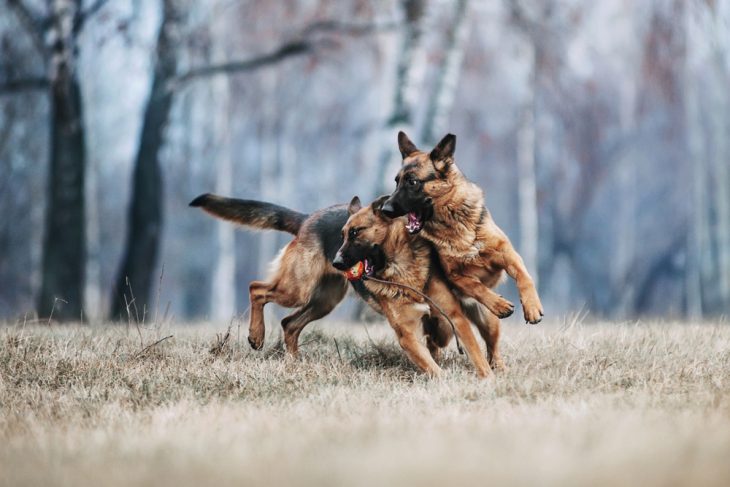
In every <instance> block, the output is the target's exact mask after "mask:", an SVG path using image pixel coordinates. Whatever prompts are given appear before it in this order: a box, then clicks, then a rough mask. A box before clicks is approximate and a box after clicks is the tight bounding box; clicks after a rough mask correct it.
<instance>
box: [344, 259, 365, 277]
mask: <svg viewBox="0 0 730 487" xmlns="http://www.w3.org/2000/svg"><path fill="white" fill-rule="evenodd" d="M364 273H365V264H364V263H363V261H360V262H358V263H357V264H355V265H354V266H352V267H350V268H349V269H347V270H346V271H345V277H347V279H348V280H350V281H358V280H360V279H361V278H362V275H363V274H364Z"/></svg>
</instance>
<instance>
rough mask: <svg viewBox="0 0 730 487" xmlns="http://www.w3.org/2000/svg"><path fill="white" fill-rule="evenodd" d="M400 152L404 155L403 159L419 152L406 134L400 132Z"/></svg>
mask: <svg viewBox="0 0 730 487" xmlns="http://www.w3.org/2000/svg"><path fill="white" fill-rule="evenodd" d="M398 150H400V155H402V156H403V159H405V158H406V157H408V156H410V155H411V154H413V153H414V152H417V151H418V147H416V144H414V143H413V142H411V139H409V138H408V136H407V135H406V134H405V132H403V131H400V132H398Z"/></svg>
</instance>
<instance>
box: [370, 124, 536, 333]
mask: <svg viewBox="0 0 730 487" xmlns="http://www.w3.org/2000/svg"><path fill="white" fill-rule="evenodd" d="M398 146H399V148H400V152H401V155H402V156H403V165H402V167H401V169H400V171H399V172H398V175H397V177H396V184H397V186H396V189H395V191H394V192H393V194H391V196H390V198H389V199H388V200H387V201H386V202H385V204H384V205H383V211H384V212H385V213H387V214H388V215H390V216H392V217H395V216H400V215H407V218H408V221H409V223H411V225H412V226H411V228H410V231H411V232H413V233H418V234H419V235H420V236H421V237H423V238H424V239H426V240H428V241H429V242H431V243H432V244H433V245H434V246H435V247H436V250H437V251H438V255H439V260H440V262H441V265H442V266H443V268H444V271H445V272H446V276H447V278H448V279H449V281H451V283H452V284H453V285H454V286H455V287H456V288H457V289H458V290H459V291H460V292H462V293H463V294H464V295H466V296H469V297H472V298H474V299H476V300H477V301H479V302H480V303H482V304H484V305H485V306H486V307H487V308H488V309H489V311H491V312H492V313H493V314H494V315H496V316H497V317H499V318H505V317H507V316H509V315H511V314H512V312H513V311H514V305H513V304H512V303H510V302H509V301H507V300H506V299H504V298H503V297H502V296H500V295H499V294H497V293H496V292H494V290H493V288H494V287H495V286H496V285H497V284H498V283H499V282H500V279H501V276H502V274H503V271H506V272H507V274H509V275H510V276H511V277H512V278H513V279H514V280H515V282H516V283H517V289H518V291H519V294H520V300H521V301H522V308H523V311H524V317H525V320H526V321H527V322H528V323H533V324H535V323H539V322H540V321H541V320H542V316H543V309H542V304H541V303H540V298H539V296H538V294H537V290H536V289H535V284H534V283H533V280H532V278H531V277H530V274H529V273H528V272H527V269H526V268H525V264H524V262H523V261H522V258H521V257H520V255H519V254H518V253H517V252H516V251H515V249H514V247H513V246H512V244H511V243H510V241H509V238H507V236H506V235H505V233H504V232H503V231H502V230H501V229H500V228H499V227H498V226H497V224H496V223H495V222H494V220H492V217H491V215H490V213H489V211H488V210H487V209H486V207H485V206H484V194H483V192H482V190H481V189H480V188H479V187H478V186H477V185H476V184H474V183H473V182H471V181H469V180H468V179H467V178H466V177H465V176H464V175H463V174H462V173H461V171H460V170H459V168H458V167H456V164H455V163H454V150H455V148H456V137H455V136H454V135H451V134H449V135H447V136H446V137H444V138H443V139H442V140H441V142H439V143H438V145H436V147H435V148H434V149H433V150H432V151H431V152H423V151H420V150H418V148H417V147H416V146H415V145H414V144H413V142H411V141H410V139H409V138H408V136H406V134H404V133H403V132H400V133H399V134H398Z"/></svg>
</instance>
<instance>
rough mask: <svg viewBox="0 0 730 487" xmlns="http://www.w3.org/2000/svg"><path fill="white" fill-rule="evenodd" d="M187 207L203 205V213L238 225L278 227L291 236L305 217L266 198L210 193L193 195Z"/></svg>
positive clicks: (267, 228) (275, 228) (276, 228)
mask: <svg viewBox="0 0 730 487" xmlns="http://www.w3.org/2000/svg"><path fill="white" fill-rule="evenodd" d="M190 206H194V207H199V208H202V209H203V211H205V212H206V213H209V214H211V215H213V216H215V217H218V218H222V219H223V220H228V221H230V222H233V223H238V224H239V225H245V226H248V227H253V228H259V229H262V230H279V231H281V232H289V233H291V234H292V235H296V234H297V233H299V229H300V228H301V226H302V223H303V222H304V220H306V219H307V215H305V214H304V213H299V212H297V211H294V210H290V209H289V208H284V207H283V206H279V205H274V204H272V203H266V202H265V201H255V200H239V199H236V198H226V197H223V196H217V195H214V194H209V193H206V194H201V195H200V196H198V197H197V198H195V199H194V200H193V201H191V202H190Z"/></svg>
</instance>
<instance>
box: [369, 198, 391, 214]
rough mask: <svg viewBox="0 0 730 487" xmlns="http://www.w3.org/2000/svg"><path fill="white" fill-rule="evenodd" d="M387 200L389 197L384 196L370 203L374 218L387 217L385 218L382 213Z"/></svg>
mask: <svg viewBox="0 0 730 487" xmlns="http://www.w3.org/2000/svg"><path fill="white" fill-rule="evenodd" d="M388 198H390V195H388V194H385V195H383V196H378V197H377V198H376V199H375V201H373V202H372V203H370V207H371V208H372V209H373V213H375V215H376V216H378V217H380V218H388V217H387V216H385V214H384V213H383V211H382V210H383V203H385V202H386V201H387V200H388Z"/></svg>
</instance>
